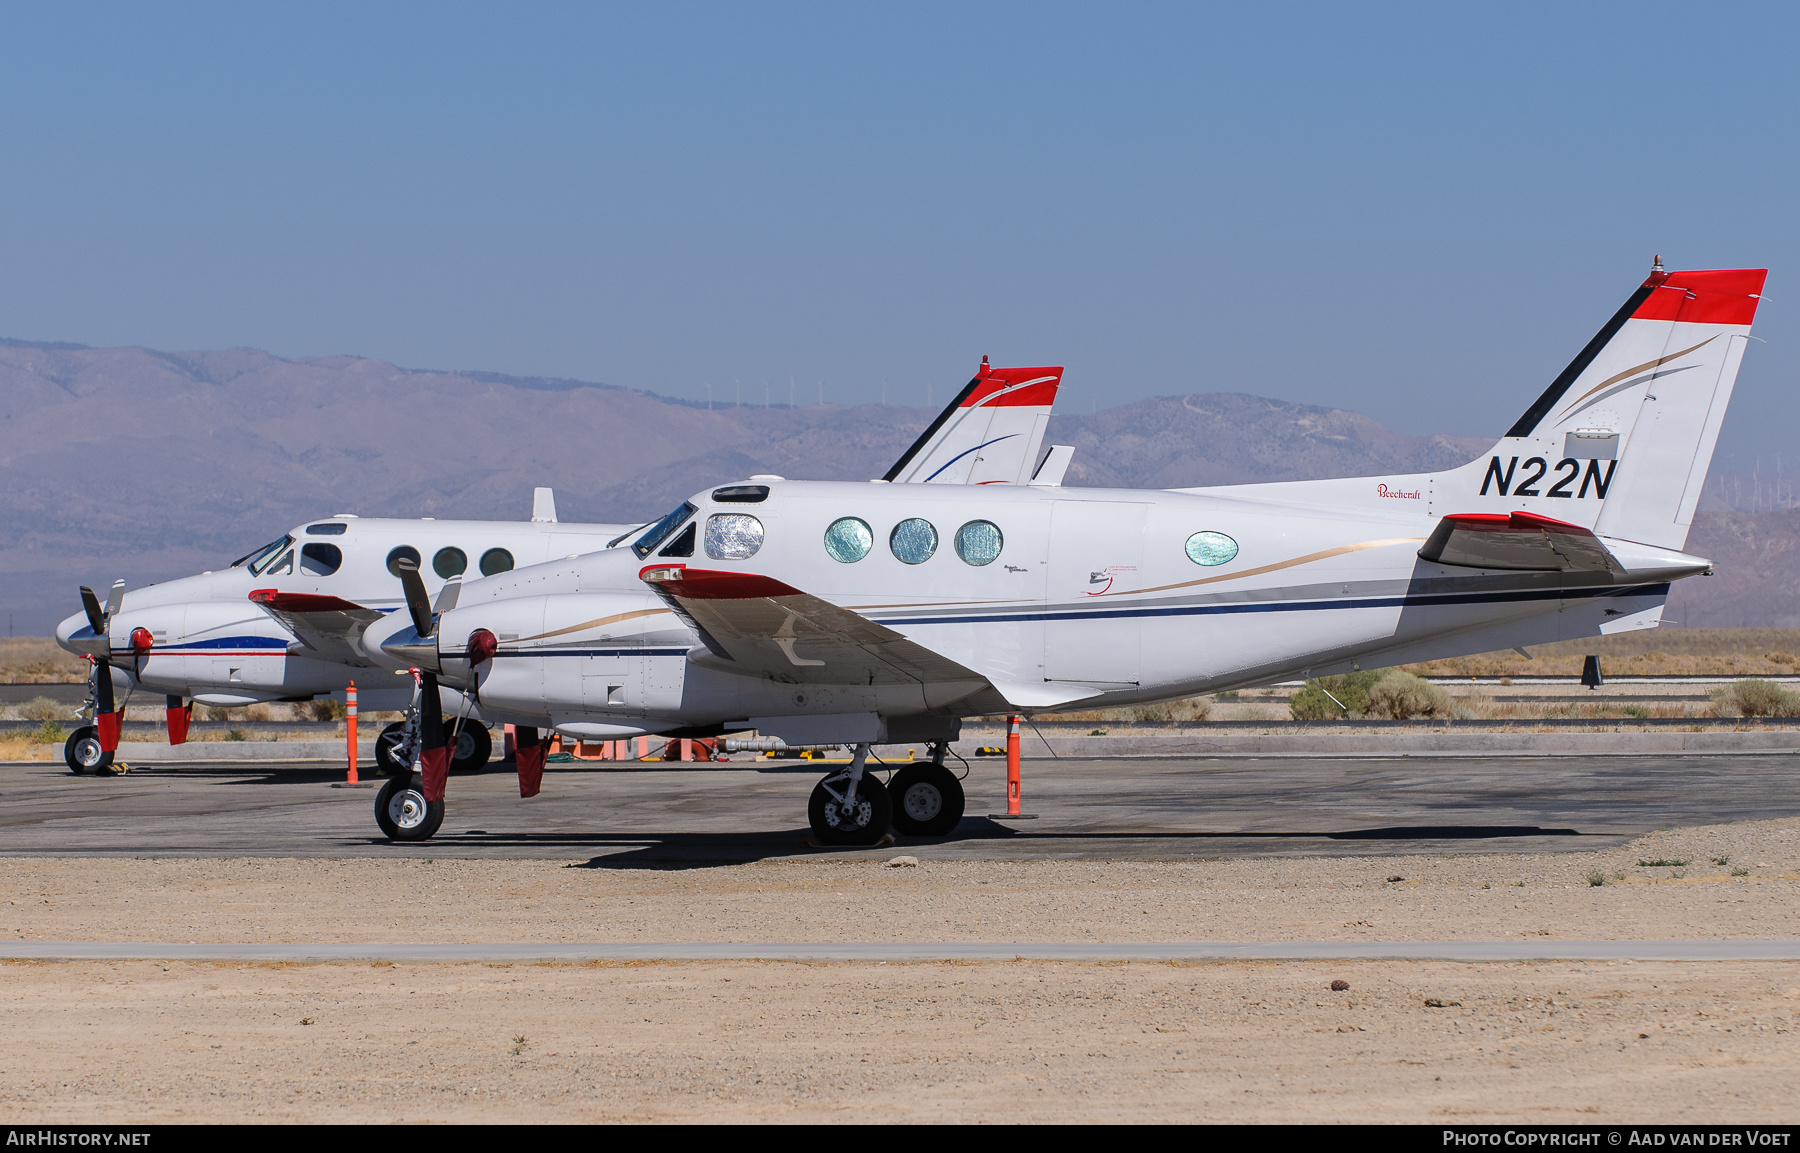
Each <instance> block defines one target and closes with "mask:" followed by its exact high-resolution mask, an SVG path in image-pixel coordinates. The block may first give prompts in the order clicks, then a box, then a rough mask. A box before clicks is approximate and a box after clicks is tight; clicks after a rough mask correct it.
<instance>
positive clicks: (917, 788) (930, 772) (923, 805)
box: [887, 765, 963, 837]
mask: <svg viewBox="0 0 1800 1153" xmlns="http://www.w3.org/2000/svg"><path fill="white" fill-rule="evenodd" d="M887 791H888V797H889V799H890V801H891V803H892V805H893V809H894V828H896V829H898V830H900V831H901V832H902V833H906V834H909V835H911V836H915V837H941V836H943V835H944V834H945V833H948V832H949V831H950V830H952V829H954V828H956V826H957V823H958V822H959V821H961V820H962V818H963V787H962V782H961V781H959V780H957V779H956V774H955V773H952V772H951V771H950V770H949V769H946V768H945V767H944V766H942V765H908V766H907V767H906V768H904V769H901V770H900V771H899V772H897V773H895V774H894V777H893V779H892V780H890V781H889V782H888V786H887Z"/></svg>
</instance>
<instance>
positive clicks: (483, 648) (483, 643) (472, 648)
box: [469, 629, 500, 665]
mask: <svg viewBox="0 0 1800 1153" xmlns="http://www.w3.org/2000/svg"><path fill="white" fill-rule="evenodd" d="M498 651H500V640H499V638H497V637H495V636H494V634H493V633H490V632H488V631H487V630H486V629H476V630H475V631H474V632H472V633H470V634H469V663H470V664H471V665H478V664H481V663H482V662H484V661H486V660H488V659H490V658H491V657H492V656H493V655H494V654H495V653H496V652H498Z"/></svg>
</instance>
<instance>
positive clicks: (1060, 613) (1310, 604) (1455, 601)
mask: <svg viewBox="0 0 1800 1153" xmlns="http://www.w3.org/2000/svg"><path fill="white" fill-rule="evenodd" d="M1668 591H1669V586H1668V585H1667V584H1659V585H1637V586H1635V587H1632V588H1605V589H1530V590H1526V591H1523V592H1506V593H1440V594H1434V595H1426V596H1397V597H1369V598H1366V599H1361V600H1358V599H1352V598H1346V599H1344V600H1330V601H1318V600H1315V601H1269V602H1264V603H1260V604H1258V603H1247V604H1208V605H1142V606H1139V607H1136V608H1116V609H1101V608H1095V609H1087V610H1083V609H1074V610H1070V609H1058V610H1053V611H1050V612H1036V613H983V614H980V615H963V616H946V617H926V616H915V617H876V618H874V620H875V623H876V624H881V625H967V624H999V623H1003V622H1006V621H1081V620H1101V619H1106V618H1120V619H1123V618H1126V617H1187V616H1222V615H1229V614H1235V613H1288V612H1323V611H1329V610H1332V609H1370V608H1408V607H1411V608H1426V607H1431V606H1436V605H1472V604H1504V603H1506V602H1508V601H1546V600H1565V599H1567V600H1580V599H1588V598H1596V597H1618V596H1657V595H1667V593H1668Z"/></svg>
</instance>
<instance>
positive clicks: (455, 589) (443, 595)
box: [431, 573, 462, 615]
mask: <svg viewBox="0 0 1800 1153" xmlns="http://www.w3.org/2000/svg"><path fill="white" fill-rule="evenodd" d="M461 594H462V574H461V573H457V574H456V575H455V576H453V577H451V578H450V579H449V580H447V581H445V582H444V587H443V588H441V589H439V590H438V599H437V607H436V608H434V609H432V610H431V611H432V612H434V613H437V614H439V615H442V614H444V613H447V612H449V611H450V610H451V609H453V608H455V607H456V598H457V597H458V596H460V595H461Z"/></svg>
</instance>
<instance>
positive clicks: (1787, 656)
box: [1763, 649, 1800, 665]
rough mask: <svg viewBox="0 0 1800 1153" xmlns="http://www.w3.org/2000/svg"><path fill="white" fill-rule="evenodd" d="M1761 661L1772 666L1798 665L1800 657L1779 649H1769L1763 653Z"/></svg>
mask: <svg viewBox="0 0 1800 1153" xmlns="http://www.w3.org/2000/svg"><path fill="white" fill-rule="evenodd" d="M1763 659H1764V660H1765V661H1768V662H1769V663H1770V664H1772V665H1800V657H1796V656H1795V655H1794V654H1793V653H1789V652H1783V651H1782V650H1780V649H1771V650H1770V651H1768V652H1766V653H1764V654H1763Z"/></svg>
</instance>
